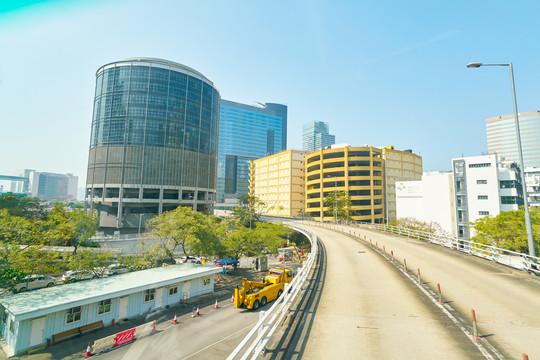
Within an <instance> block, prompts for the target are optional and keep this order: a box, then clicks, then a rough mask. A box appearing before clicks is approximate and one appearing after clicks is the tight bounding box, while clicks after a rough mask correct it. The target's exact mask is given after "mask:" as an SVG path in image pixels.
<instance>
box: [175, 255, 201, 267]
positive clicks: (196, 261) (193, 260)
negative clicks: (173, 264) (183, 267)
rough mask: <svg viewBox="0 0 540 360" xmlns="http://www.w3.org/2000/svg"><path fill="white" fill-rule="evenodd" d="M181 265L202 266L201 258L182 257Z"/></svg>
mask: <svg viewBox="0 0 540 360" xmlns="http://www.w3.org/2000/svg"><path fill="white" fill-rule="evenodd" d="M180 262H181V263H192V264H199V265H200V264H202V261H201V258H200V257H197V256H188V257H187V258H186V257H185V256H182V257H181V258H180Z"/></svg>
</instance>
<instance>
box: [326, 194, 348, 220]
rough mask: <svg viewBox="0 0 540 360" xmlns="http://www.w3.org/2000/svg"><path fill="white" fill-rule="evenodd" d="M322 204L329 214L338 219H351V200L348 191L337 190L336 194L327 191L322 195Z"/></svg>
mask: <svg viewBox="0 0 540 360" xmlns="http://www.w3.org/2000/svg"><path fill="white" fill-rule="evenodd" d="M324 206H326V207H327V210H326V211H325V212H327V213H328V215H329V216H332V217H334V216H335V217H336V218H337V219H338V220H352V215H353V211H352V202H351V197H350V196H349V192H348V191H339V192H338V193H337V196H336V193H335V192H334V191H332V192H329V193H328V195H326V196H325V197H324Z"/></svg>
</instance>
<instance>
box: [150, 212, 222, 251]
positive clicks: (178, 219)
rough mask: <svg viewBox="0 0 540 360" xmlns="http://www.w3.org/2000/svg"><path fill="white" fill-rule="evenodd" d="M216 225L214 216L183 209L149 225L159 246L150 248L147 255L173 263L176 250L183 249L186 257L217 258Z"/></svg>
mask: <svg viewBox="0 0 540 360" xmlns="http://www.w3.org/2000/svg"><path fill="white" fill-rule="evenodd" d="M215 223H216V221H215V218H214V217H212V216H208V215H204V214H201V213H199V212H197V211H193V210H192V209H191V208H188V207H183V206H179V207H177V208H176V209H175V210H172V211H168V212H165V213H163V214H161V215H160V216H156V217H154V218H152V219H150V220H149V221H148V222H147V229H148V230H149V232H150V234H151V236H153V237H155V238H156V239H158V241H159V244H156V245H157V246H153V247H150V248H148V247H147V249H146V251H145V253H146V254H153V255H156V256H157V257H159V258H168V259H173V258H174V252H175V250H176V248H177V247H180V248H181V250H182V252H183V253H184V255H185V256H190V255H194V254H208V255H210V254H213V253H214V252H215V250H216V248H217V234H216V231H215V228H216V225H215ZM143 246H145V244H143Z"/></svg>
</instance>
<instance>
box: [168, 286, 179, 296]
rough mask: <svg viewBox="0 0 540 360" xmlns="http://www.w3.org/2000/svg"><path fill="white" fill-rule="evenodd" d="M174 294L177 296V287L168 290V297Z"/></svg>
mask: <svg viewBox="0 0 540 360" xmlns="http://www.w3.org/2000/svg"><path fill="white" fill-rule="evenodd" d="M174 294H178V286H175V287H171V288H169V296H172V295H174Z"/></svg>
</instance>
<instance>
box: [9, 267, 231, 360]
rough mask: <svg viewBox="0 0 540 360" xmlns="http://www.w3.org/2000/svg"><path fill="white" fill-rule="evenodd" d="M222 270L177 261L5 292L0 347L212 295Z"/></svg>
mask: <svg viewBox="0 0 540 360" xmlns="http://www.w3.org/2000/svg"><path fill="white" fill-rule="evenodd" d="M221 271H222V269H221V268H218V267H215V266H206V265H193V264H179V265H171V266H167V267H161V268H155V269H148V270H142V271H136V272H133V273H129V274H123V275H115V276H112V277H106V278H102V279H95V280H88V281H83V282H78V283H74V284H67V285H62V286H54V287H49V288H45V289H40V290H35V291H28V292H23V293H19V294H13V295H9V296H6V297H4V298H2V299H0V314H1V316H0V333H1V334H2V337H3V338H4V340H5V341H4V342H2V343H1V346H2V348H3V350H4V352H5V353H6V354H7V355H8V356H12V355H14V354H20V353H23V352H25V351H26V350H28V349H32V348H35V347H39V346H41V345H42V344H47V342H48V341H52V342H57V341H61V340H62V339H66V338H68V337H73V336H74V335H75V336H76V335H80V334H84V333H86V332H88V331H92V330H93V329H99V328H102V327H103V326H109V325H111V324H112V321H113V320H116V321H118V320H122V319H126V318H132V317H136V316H140V315H143V314H146V313H148V310H149V309H159V308H162V307H165V306H170V305H173V304H179V303H180V299H184V300H189V299H193V298H196V297H200V296H204V295H207V294H212V293H213V292H214V275H215V274H217V273H219V272H221Z"/></svg>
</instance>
